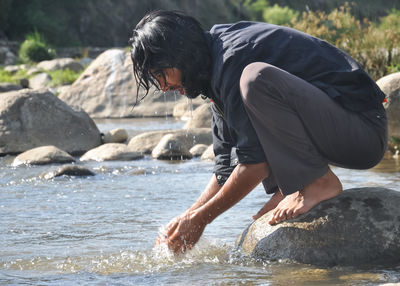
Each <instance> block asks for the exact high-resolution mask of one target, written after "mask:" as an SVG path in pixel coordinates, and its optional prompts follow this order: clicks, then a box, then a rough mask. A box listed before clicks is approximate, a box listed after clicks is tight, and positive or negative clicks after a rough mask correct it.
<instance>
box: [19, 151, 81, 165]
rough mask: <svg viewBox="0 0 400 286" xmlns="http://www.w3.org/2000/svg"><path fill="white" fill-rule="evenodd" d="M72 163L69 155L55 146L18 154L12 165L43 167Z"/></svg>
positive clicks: (72, 159) (72, 160)
mask: <svg viewBox="0 0 400 286" xmlns="http://www.w3.org/2000/svg"><path fill="white" fill-rule="evenodd" d="M74 161H75V159H74V158H73V157H72V156H71V155H70V154H68V153H67V152H65V151H63V150H61V149H59V148H57V147H55V146H41V147H37V148H33V149H30V150H28V151H25V152H23V153H21V154H19V155H18V156H17V157H15V159H14V161H13V163H12V165H13V166H19V165H23V164H29V165H45V164H53V163H71V162H74Z"/></svg>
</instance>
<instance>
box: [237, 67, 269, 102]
mask: <svg viewBox="0 0 400 286" xmlns="http://www.w3.org/2000/svg"><path fill="white" fill-rule="evenodd" d="M276 69H277V68H276V67H275V66H273V65H270V64H266V63H263V62H254V63H251V64H249V65H247V66H246V67H245V68H244V69H243V71H242V75H241V77H240V91H241V95H242V98H243V101H244V102H246V103H250V104H251V102H252V98H253V97H254V96H255V95H256V94H257V93H259V92H262V91H263V90H265V89H266V88H267V87H268V79H269V78H270V76H269V75H270V74H272V73H274V72H276Z"/></svg>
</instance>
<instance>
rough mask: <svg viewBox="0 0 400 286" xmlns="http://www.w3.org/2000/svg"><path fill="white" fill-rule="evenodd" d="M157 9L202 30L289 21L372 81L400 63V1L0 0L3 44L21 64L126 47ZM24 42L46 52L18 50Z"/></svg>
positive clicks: (288, 23) (289, 24) (81, 55)
mask: <svg viewBox="0 0 400 286" xmlns="http://www.w3.org/2000/svg"><path fill="white" fill-rule="evenodd" d="M154 9H171V10H181V11H185V12H186V13H188V14H190V15H192V16H195V17H196V18H198V19H199V20H200V22H201V23H202V24H203V26H204V28H205V29H210V28H211V27H212V25H214V24H217V23H227V22H235V21H240V20H255V21H266V22H269V23H274V24H279V25H286V26H291V27H294V28H296V29H299V30H302V31H305V32H307V33H310V34H312V35H315V36H318V37H321V38H323V39H325V40H327V41H329V42H331V43H333V44H335V45H337V46H339V47H340V48H342V49H344V50H345V51H347V52H348V53H350V54H351V55H352V56H353V57H354V58H355V59H356V60H358V61H359V62H360V63H361V64H362V65H363V66H364V67H365V68H366V69H367V70H368V71H369V72H370V74H371V75H372V76H373V77H374V78H375V79H377V78H379V77H381V76H383V75H385V74H387V73H388V72H395V71H398V69H399V66H398V65H399V60H398V54H399V52H398V47H399V42H400V10H399V9H400V0H354V1H351V2H346V1H344V0H218V1H215V0H202V1H200V0H147V1H138V0H118V1H117V0H101V1H98V0H85V1H82V0H68V1H67V0H65V1H62V0H57V1H54V0H30V1H24V0H0V46H7V47H8V48H10V49H11V51H12V52H13V53H15V54H16V55H17V56H18V57H17V60H18V63H24V62H26V61H36V62H38V61H41V60H45V59H48V58H51V57H85V56H90V57H95V56H96V55H98V54H99V53H100V52H102V51H104V50H105V49H107V48H110V47H127V46H128V40H129V37H130V33H131V30H132V28H133V27H134V26H135V25H136V24H137V22H138V21H139V20H140V19H141V18H142V17H143V15H144V14H145V13H146V12H148V11H150V10H154ZM25 40H31V42H34V41H36V42H40V43H41V44H43V45H45V46H46V49H47V51H48V53H47V54H46V53H45V52H43V53H39V54H40V55H38V56H37V57H35V56H34V57H29V56H28V57H27V56H25V55H23V54H21V53H22V52H23V51H21V50H20V49H21V44H22V43H23V42H24V41H25ZM0 64H1V58H0Z"/></svg>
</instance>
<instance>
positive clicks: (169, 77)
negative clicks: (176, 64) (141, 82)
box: [154, 68, 185, 95]
mask: <svg viewBox="0 0 400 286" xmlns="http://www.w3.org/2000/svg"><path fill="white" fill-rule="evenodd" d="M164 76H165V79H164V77H163V75H162V74H157V73H156V74H154V77H155V78H156V80H157V81H158V84H159V86H160V89H161V90H162V91H163V92H166V91H168V90H178V91H179V93H180V94H182V95H183V94H185V91H184V89H183V86H182V73H181V71H180V70H178V69H177V68H167V69H165V70H164Z"/></svg>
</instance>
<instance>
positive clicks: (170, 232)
mask: <svg viewBox="0 0 400 286" xmlns="http://www.w3.org/2000/svg"><path fill="white" fill-rule="evenodd" d="M178 224H179V223H178V222H175V223H174V224H173V225H169V226H168V228H167V236H168V237H169V236H171V235H172V234H173V233H174V232H175V230H176V228H177V227H178Z"/></svg>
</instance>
